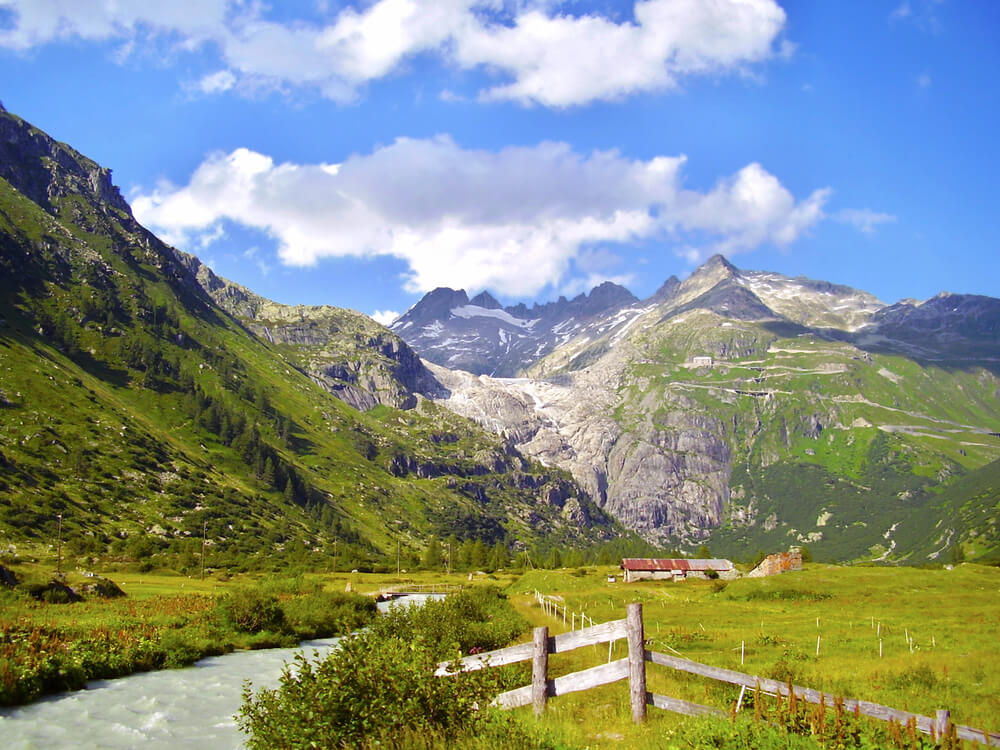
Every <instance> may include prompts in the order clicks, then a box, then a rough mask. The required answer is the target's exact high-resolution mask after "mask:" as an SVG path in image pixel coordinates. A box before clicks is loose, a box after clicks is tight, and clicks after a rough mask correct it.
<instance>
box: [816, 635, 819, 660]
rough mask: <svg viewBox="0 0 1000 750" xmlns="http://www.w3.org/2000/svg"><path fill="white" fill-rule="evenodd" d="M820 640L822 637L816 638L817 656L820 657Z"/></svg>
mask: <svg viewBox="0 0 1000 750" xmlns="http://www.w3.org/2000/svg"><path fill="white" fill-rule="evenodd" d="M819 639H820V637H819V636H818V635H817V636H816V656H819Z"/></svg>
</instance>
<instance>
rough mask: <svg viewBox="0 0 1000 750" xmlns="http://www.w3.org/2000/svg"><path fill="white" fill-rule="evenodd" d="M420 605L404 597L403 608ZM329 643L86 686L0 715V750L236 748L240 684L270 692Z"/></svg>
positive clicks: (236, 656) (243, 653)
mask: <svg viewBox="0 0 1000 750" xmlns="http://www.w3.org/2000/svg"><path fill="white" fill-rule="evenodd" d="M425 598H426V597H416V596H414V597H406V599H407V600H408V601H407V602H406V603H408V604H417V603H422V602H423V601H424V599H425ZM399 601H402V600H397V602H399ZM379 607H380V608H383V609H384V607H385V605H384V604H380V605H379ZM337 641H338V639H337V638H328V639H324V640H319V641H308V642H305V643H302V644H301V645H300V646H299V647H298V648H274V649H264V650H261V651H240V652H237V653H232V654H226V655H225V656H212V657H209V658H207V659H202V660H201V661H199V662H198V663H196V664H195V665H193V666H191V667H188V668H186V669H170V670H164V671H161V672H145V673H143V674H135V675H130V676H128V677H121V678H119V679H116V680H94V681H92V682H89V683H87V688H86V689H85V690H78V691H76V692H72V693H62V694H60V695H56V696H52V697H49V698H45V699H42V700H40V701H37V702H35V703H33V704H31V705H30V706H22V707H20V708H13V709H0V747H2V748H3V750H29V749H30V750H56V749H57V748H101V749H102V750H103V749H104V748H139V747H141V748H158V747H159V748H171V749H173V748H180V747H182V748H205V749H206V750H207V749H208V748H211V749H212V750H226V749H229V748H233V749H237V748H242V747H243V734H242V733H241V732H240V730H239V729H238V728H237V726H236V720H235V718H234V715H235V714H236V713H237V712H238V711H239V708H240V704H241V702H242V689H243V681H244V680H251V681H252V683H253V687H254V689H255V690H257V689H260V688H262V687H271V688H273V687H276V686H277V685H278V679H279V677H280V676H281V668H282V665H283V664H284V663H285V662H289V661H291V660H292V658H293V656H294V655H295V654H296V653H297V652H299V651H304V652H305V653H306V655H307V656H309V657H312V656H313V654H314V653H316V654H318V655H319V656H320V657H322V656H324V655H325V654H327V653H329V651H330V649H332V648H334V647H335V645H336V643H337Z"/></svg>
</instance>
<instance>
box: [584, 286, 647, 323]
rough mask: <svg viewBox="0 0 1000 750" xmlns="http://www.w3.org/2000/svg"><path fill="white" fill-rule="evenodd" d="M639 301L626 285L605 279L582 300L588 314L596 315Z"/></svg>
mask: <svg viewBox="0 0 1000 750" xmlns="http://www.w3.org/2000/svg"><path fill="white" fill-rule="evenodd" d="M574 301H575V300H574ZM638 301H639V300H638V298H637V297H636V296H635V295H634V294H632V292H630V291H629V290H628V289H626V288H625V287H623V286H619V285H618V284H615V283H614V282H612V281H605V282H604V283H603V284H600V285H599V286H596V287H594V288H593V289H592V290H591V291H590V294H589V295H588V296H587V297H586V299H585V300H581V309H582V312H583V313H584V314H586V315H595V314H597V313H601V312H604V311H605V310H609V309H611V308H615V307H623V306H624V305H630V304H632V303H633V302H638Z"/></svg>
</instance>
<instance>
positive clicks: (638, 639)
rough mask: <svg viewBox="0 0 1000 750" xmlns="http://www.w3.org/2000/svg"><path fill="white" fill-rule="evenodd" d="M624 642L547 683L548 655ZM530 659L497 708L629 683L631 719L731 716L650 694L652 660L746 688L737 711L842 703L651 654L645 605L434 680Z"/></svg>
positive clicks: (863, 711)
mask: <svg viewBox="0 0 1000 750" xmlns="http://www.w3.org/2000/svg"><path fill="white" fill-rule="evenodd" d="M620 638H625V639H626V640H627V641H628V656H627V657H626V658H624V659H618V660H617V661H609V662H608V663H607V664H601V665H598V666H596V667H591V668H590V669H584V670H581V671H579V672H573V673H572V674H568V675H563V676H562V677H556V678H555V679H549V676H548V662H549V654H558V653H561V652H565V651H572V650H574V649H577V648H581V647H583V646H590V645H595V644H598V643H605V642H611V641H616V640H619V639H620ZM528 659H530V660H531V663H532V668H531V684H530V685H526V686H524V687H521V688H517V689H515V690H509V691H507V692H506V693H501V694H500V695H498V696H497V697H496V698H495V699H494V703H495V704H496V705H498V706H501V707H503V708H517V707H519V706H527V705H529V704H531V705H533V706H534V711H535V714H536V715H540V714H541V713H542V712H543V711H544V710H545V705H546V702H547V700H548V698H549V697H551V696H557V695H565V694H566V693H573V692H577V691H580V690H589V689H590V688H594V687H599V686H601V685H608V684H610V683H612V682H618V681H619V680H624V679H626V678H627V679H628V681H629V693H630V698H631V706H632V719H633V721H636V722H642V721H644V720H645V718H646V706H647V705H652V706H655V707H656V708H662V709H665V710H668V711H675V712H677V713H681V714H686V715H688V716H700V715H718V716H727V715H728V713H727V712H724V711H722V710H720V709H718V708H713V707H711V706H702V705H699V704H697V703H691V702H689V701H685V700H681V699H679V698H672V697H670V696H666V695H657V694H655V693H650V692H647V691H646V662H653V663H654V664H659V665H661V666H664V667H669V668H670V669H675V670H678V671H681V672H687V673H690V674H696V675H700V676H702V677H707V678H709V679H712V680H718V681H721V682H727V683H730V684H732V685H739V686H741V688H742V690H741V691H740V698H739V701H738V703H737V710H739V705H740V704H741V703H742V700H743V695H744V693H745V692H746V691H747V690H753V691H756V692H763V693H768V694H773V695H781V696H783V697H786V698H787V697H788V696H789V691H791V692H794V693H795V696H796V697H797V698H798V699H799V700H804V701H806V702H808V703H814V704H819V703H823V704H825V705H826V706H827V707H833V706H834V705H835V703H836V701H837V700H838V699H837V698H836V697H835V696H834V695H832V694H831V693H823V692H821V691H819V690H813V689H812V688H805V687H799V686H798V685H788V684H786V683H783V682H779V681H778V680H771V679H768V678H766V677H757V676H755V675H748V674H743V673H742V672H736V671H734V670H731V669H723V668H721V667H712V666H709V665H707V664H700V663H698V662H694V661H691V660H689V659H682V658H679V657H676V656H670V655H668V654H661V653H658V652H655V651H648V650H647V649H646V648H645V637H644V632H643V622H642V604H638V603H637V604H629V605H628V609H627V616H626V618H625V619H624V620H614V621H612V622H605V623H602V624H600V625H594V626H593V627H589V628H584V629H582V630H576V631H572V632H569V633H563V634H561V635H557V636H550V635H549V629H548V628H547V627H540V628H535V630H534V637H533V640H532V642H531V643H522V644H519V645H517V646H510V647H508V648H502V649H499V650H497V651H490V652H487V653H482V654H474V655H472V656H466V657H464V658H462V659H459V660H457V661H455V662H442V663H441V664H439V665H438V669H437V672H436V675H437V676H439V677H441V676H446V675H450V674H455V673H457V672H469V671H473V670H476V669H483V668H484V667H499V666H503V665H505V664H514V663H517V662H522V661H527V660H528ZM842 704H843V708H844V710H845V711H848V712H850V713H855V712H856V713H858V714H860V715H861V716H868V717H870V718H873V719H880V720H882V721H891V720H896V721H898V722H899V723H900V724H902V725H905V724H907V723H908V722H909V721H911V720H913V721H915V722H916V726H917V729H918V730H920V731H921V732H923V733H925V734H932V733H933V734H936V736H938V737H941V736H943V735H944V734H945V733H946V732H947V731H948V727H949V726H950V721H951V720H950V714H949V712H948V711H947V710H939V711H938V712H937V716H936V717H934V718H932V717H930V716H921V715H920V714H914V713H910V712H909V711H900V710H898V709H895V708H889V707H888V706H882V705H880V704H878V703H872V702H871V701H858V700H849V699H845V700H843V701H842ZM955 730H956V735H957V736H958V738H959V739H963V740H972V741H974V742H980V743H983V744H985V745H989V746H991V747H1000V734H996V733H992V732H987V731H984V730H982V729H973V728H972V727H967V726H960V725H958V726H955Z"/></svg>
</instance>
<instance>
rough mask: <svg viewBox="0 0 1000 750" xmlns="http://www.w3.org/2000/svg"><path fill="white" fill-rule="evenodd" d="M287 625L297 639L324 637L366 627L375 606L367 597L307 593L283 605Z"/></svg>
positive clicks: (374, 611) (338, 593)
mask: <svg viewBox="0 0 1000 750" xmlns="http://www.w3.org/2000/svg"><path fill="white" fill-rule="evenodd" d="M282 609H283V610H284V613H285V620H286V622H287V623H288V626H289V627H291V628H292V630H294V631H295V634H296V635H297V636H298V637H299V638H326V637H328V636H332V635H338V634H341V633H346V632H349V631H351V630H354V629H355V628H359V627H362V626H363V625H367V624H368V623H370V622H371V621H372V619H373V618H374V617H375V614H376V612H377V611H378V610H377V607H376V605H375V600H374V599H372V597H370V596H361V595H359V594H349V593H342V592H331V591H315V592H313V593H311V594H305V595H303V596H299V597H296V598H294V599H290V600H288V601H287V602H284V604H283V605H282Z"/></svg>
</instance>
